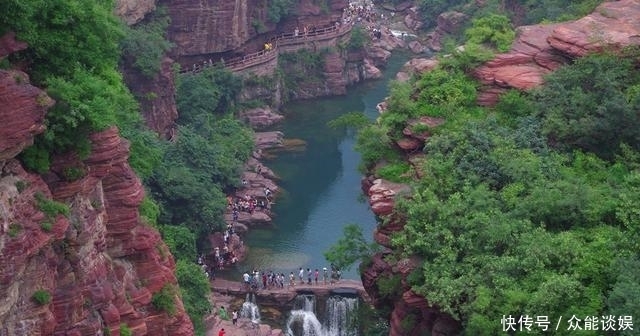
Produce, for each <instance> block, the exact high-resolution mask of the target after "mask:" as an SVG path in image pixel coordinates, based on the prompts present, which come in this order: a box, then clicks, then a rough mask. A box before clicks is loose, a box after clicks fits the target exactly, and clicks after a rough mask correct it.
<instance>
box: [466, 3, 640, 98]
mask: <svg viewBox="0 0 640 336" xmlns="http://www.w3.org/2000/svg"><path fill="white" fill-rule="evenodd" d="M638 18H640V2H639V1H637V0H620V1H611V2H605V3H603V4H602V5H600V6H598V8H596V10H595V11H594V12H593V13H591V14H590V15H588V16H586V17H584V18H582V19H579V20H576V21H570V22H563V23H557V24H550V25H535V26H524V27H519V28H518V30H517V31H518V36H517V38H516V41H515V42H514V43H513V45H512V47H511V50H510V51H509V52H508V53H505V54H500V55H498V56H496V57H495V58H494V59H493V60H491V61H489V62H487V63H485V64H484V65H483V66H481V67H479V68H478V69H476V71H475V75H476V77H477V78H478V79H479V80H480V82H481V83H482V84H483V85H484V87H483V89H482V90H481V92H480V95H479V97H478V103H479V104H480V105H484V106H490V105H494V104H495V103H496V102H497V100H498V96H499V95H500V94H501V93H503V92H505V91H506V90H507V89H510V88H514V89H518V90H527V89H530V88H532V87H535V86H538V85H540V84H541V83H542V82H543V76H544V75H545V74H547V73H549V72H551V71H553V70H555V69H557V68H558V67H559V66H561V65H563V64H566V63H568V62H569V60H571V59H574V58H577V57H582V56H584V55H586V54H588V53H590V52H595V51H600V50H604V49H610V50H618V49H620V48H623V47H625V46H629V45H640V20H639V19H638Z"/></svg>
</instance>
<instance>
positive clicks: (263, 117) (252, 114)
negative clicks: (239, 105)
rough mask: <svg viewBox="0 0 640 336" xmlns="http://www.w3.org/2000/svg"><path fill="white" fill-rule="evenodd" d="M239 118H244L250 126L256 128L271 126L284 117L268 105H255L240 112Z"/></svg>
mask: <svg viewBox="0 0 640 336" xmlns="http://www.w3.org/2000/svg"><path fill="white" fill-rule="evenodd" d="M240 119H242V120H244V121H245V122H246V123H247V124H249V126H251V128H254V129H258V128H263V127H267V126H271V125H273V124H275V123H278V122H280V121H282V119H284V116H283V115H281V114H278V113H275V112H274V111H273V110H272V109H271V108H270V107H268V106H266V107H256V108H252V109H248V110H244V111H242V112H240Z"/></svg>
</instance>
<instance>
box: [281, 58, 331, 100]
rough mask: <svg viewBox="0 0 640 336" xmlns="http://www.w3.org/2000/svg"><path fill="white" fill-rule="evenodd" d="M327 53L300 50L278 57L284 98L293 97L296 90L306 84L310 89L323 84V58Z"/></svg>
mask: <svg viewBox="0 0 640 336" xmlns="http://www.w3.org/2000/svg"><path fill="white" fill-rule="evenodd" d="M327 51H328V50H322V51H320V52H313V51H310V50H306V49H301V50H299V51H298V52H295V53H286V54H281V55H280V56H279V57H278V67H279V68H280V69H282V72H283V74H284V85H285V90H286V92H287V93H288V95H287V97H286V98H290V97H293V96H294V95H295V93H296V90H300V89H303V88H304V85H305V84H307V83H310V84H311V86H312V87H318V86H320V85H322V83H324V79H325V78H324V56H325V54H326V53H327Z"/></svg>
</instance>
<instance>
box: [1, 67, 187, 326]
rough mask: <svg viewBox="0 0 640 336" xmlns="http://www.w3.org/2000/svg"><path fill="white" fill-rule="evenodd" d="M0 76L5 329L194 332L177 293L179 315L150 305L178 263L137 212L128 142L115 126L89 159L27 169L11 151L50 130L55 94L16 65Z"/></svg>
mask: <svg viewBox="0 0 640 336" xmlns="http://www.w3.org/2000/svg"><path fill="white" fill-rule="evenodd" d="M0 83H2V84H1V85H0V97H2V101H3V103H4V104H2V105H1V106H0V119H2V120H3V121H11V122H12V123H14V124H13V125H12V127H4V128H2V133H1V134H0V145H1V147H2V151H1V152H2V157H1V158H0V214H1V216H0V335H2V336H5V335H6V336H10V335H53V334H56V335H78V336H80V335H86V336H90V335H91V336H93V335H102V334H107V333H109V334H111V335H115V334H117V333H118V332H119V330H120V327H121V325H127V326H128V327H129V329H131V331H132V332H133V334H134V335H193V326H192V324H191V321H190V320H189V317H188V316H187V315H186V313H185V311H184V308H183V305H182V301H181V299H180V297H179V296H178V293H177V292H175V291H173V294H172V296H173V302H174V304H175V308H176V311H175V313H174V314H172V315H169V314H168V313H167V312H164V311H160V310H158V309H156V308H155V307H154V306H153V304H152V303H151V300H152V296H153V295H154V294H155V293H158V292H159V291H160V290H161V289H163V288H174V287H175V285H176V282H177V281H176V277H175V275H174V271H175V264H174V261H173V257H172V256H171V253H170V252H169V250H168V248H167V246H166V245H165V244H164V243H163V242H162V240H161V239H160V235H159V233H158V232H157V231H156V230H155V229H153V228H151V227H149V226H148V225H145V224H144V223H143V222H142V220H141V219H140V216H139V214H138V207H139V205H140V203H141V201H142V199H143V197H144V189H143V187H142V185H141V183H140V180H139V178H138V177H137V176H136V175H135V173H134V172H133V170H132V169H131V167H129V164H128V163H127V159H128V155H129V145H128V143H127V141H126V140H124V139H122V138H120V136H119V134H118V130H117V129H116V128H110V129H107V130H104V131H102V132H98V133H95V134H93V135H91V138H90V141H91V144H92V152H91V155H90V156H89V157H88V158H86V159H84V160H80V159H79V158H77V157H76V156H74V155H70V154H69V155H65V156H57V157H54V158H53V162H52V168H51V170H50V171H49V172H48V173H46V174H43V175H37V174H33V173H29V172H26V171H25V170H24V169H23V167H22V166H21V164H20V162H19V161H18V160H16V159H15V158H14V156H15V155H16V154H17V153H19V152H20V151H21V150H22V149H23V148H24V146H25V145H27V144H29V143H31V141H32V138H33V136H34V135H36V134H37V133H40V132H42V131H43V130H44V125H43V116H44V113H45V110H46V108H47V107H48V106H50V105H51V103H52V100H51V99H50V98H49V97H48V96H47V95H46V94H45V93H44V92H42V91H40V90H39V89H37V88H35V87H33V86H31V85H29V84H28V79H27V76H26V75H25V74H23V73H20V72H18V71H2V72H1V73H0ZM14 104H17V105H14ZM71 170H74V171H77V172H81V174H79V175H81V176H75V175H73V177H71V176H70V175H69V174H68V172H69V171H71ZM53 200H55V201H56V202H59V203H64V204H66V206H67V207H68V212H67V210H65V207H60V206H57V207H56V206H53V205H55V204H56V203H53ZM36 293H38V294H40V296H39V297H40V299H37V298H36V297H37V295H36ZM47 296H49V299H47Z"/></svg>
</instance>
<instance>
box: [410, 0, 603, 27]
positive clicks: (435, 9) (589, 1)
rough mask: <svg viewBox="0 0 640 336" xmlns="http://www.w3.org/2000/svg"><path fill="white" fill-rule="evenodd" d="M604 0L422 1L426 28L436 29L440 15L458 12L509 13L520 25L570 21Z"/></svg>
mask: <svg viewBox="0 0 640 336" xmlns="http://www.w3.org/2000/svg"><path fill="white" fill-rule="evenodd" d="M602 2H603V0H521V1H504V0H488V1H482V2H478V1H469V0H467V1H464V0H418V6H419V9H420V13H421V14H422V17H423V19H424V27H423V28H425V29H430V28H433V27H434V26H435V25H436V23H437V21H436V19H437V17H438V15H440V14H441V13H444V12H447V11H457V12H461V13H464V14H467V15H469V16H470V17H472V18H481V17H483V16H486V15H488V14H489V15H492V14H499V15H505V16H507V17H509V18H511V20H512V21H514V22H516V24H517V25H528V24H536V23H541V22H543V21H547V22H548V21H552V22H559V21H567V20H574V19H577V18H580V17H583V16H585V15H587V14H589V13H591V12H593V10H594V8H595V7H596V6H597V5H599V4H601V3H602Z"/></svg>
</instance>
